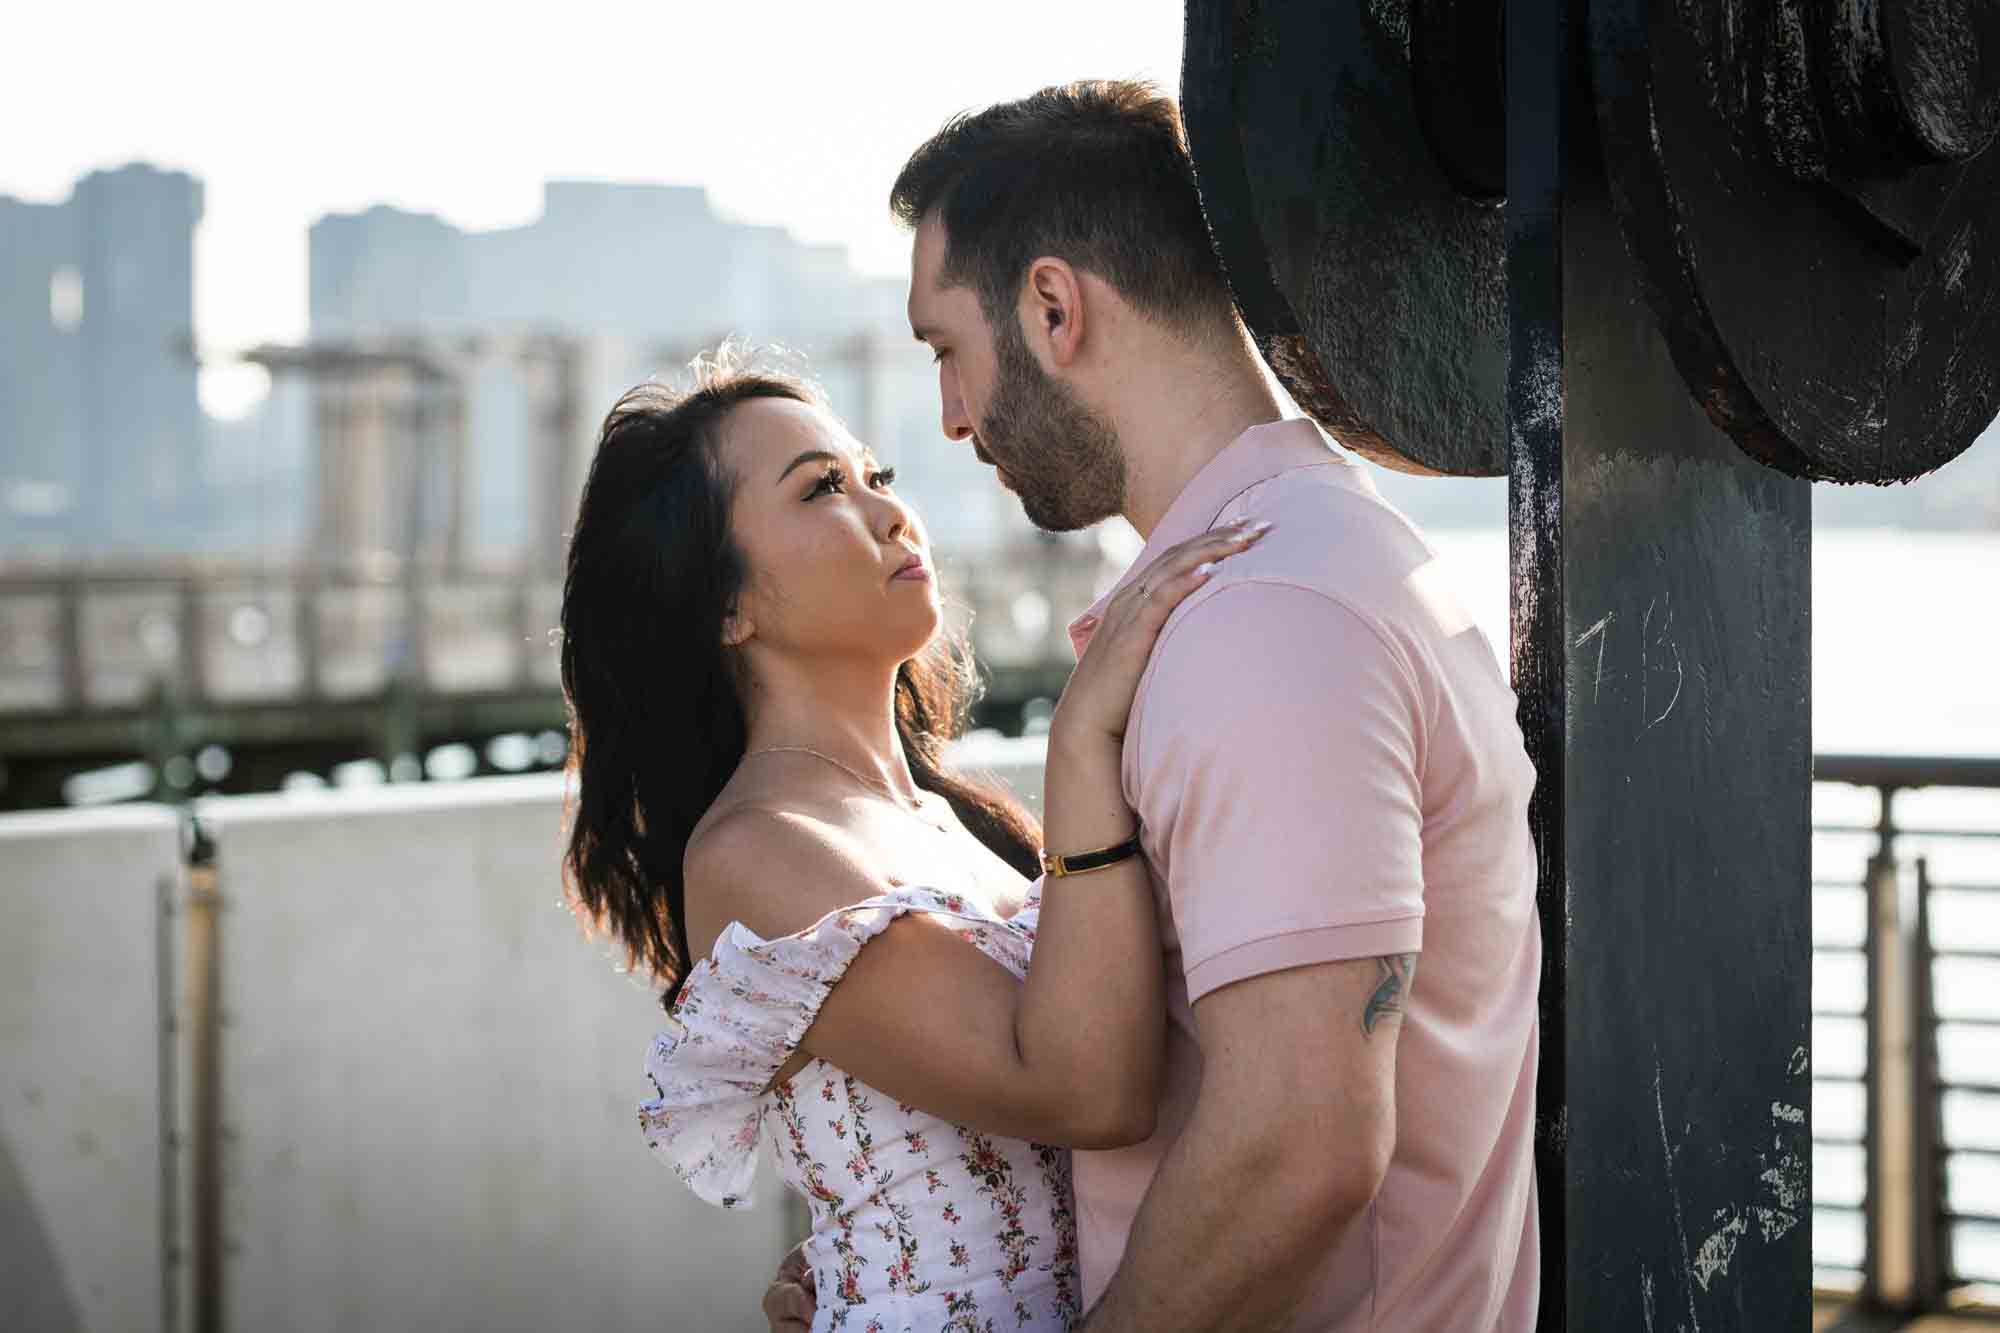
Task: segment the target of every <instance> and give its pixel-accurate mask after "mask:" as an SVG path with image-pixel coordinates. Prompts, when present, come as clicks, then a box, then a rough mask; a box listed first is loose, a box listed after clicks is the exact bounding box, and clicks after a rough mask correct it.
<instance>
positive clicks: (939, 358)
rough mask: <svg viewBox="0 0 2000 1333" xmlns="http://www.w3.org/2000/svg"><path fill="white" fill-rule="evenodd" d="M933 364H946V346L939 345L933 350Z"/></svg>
mask: <svg viewBox="0 0 2000 1333" xmlns="http://www.w3.org/2000/svg"><path fill="white" fill-rule="evenodd" d="M931 364H932V365H934V366H938V365H943V364H944V348H942V347H939V348H936V349H934V350H933V351H932V352H931Z"/></svg>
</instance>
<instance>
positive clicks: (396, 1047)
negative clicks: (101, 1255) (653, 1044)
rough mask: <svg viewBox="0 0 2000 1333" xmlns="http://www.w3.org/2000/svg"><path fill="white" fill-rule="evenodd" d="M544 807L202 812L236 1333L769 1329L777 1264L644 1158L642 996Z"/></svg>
mask: <svg viewBox="0 0 2000 1333" xmlns="http://www.w3.org/2000/svg"><path fill="white" fill-rule="evenodd" d="M559 804H560V787H559V785H558V781H557V780H556V779H554V778H545V777H544V778H509V779H492V780H486V781H477V782H469V783H463V784H453V785H450V786H434V787H416V788H396V789H382V790H379V791H376V792H372V793H367V794H358V795H357V794H351V793H332V794H324V795H317V796H310V797H304V798H300V797H289V796H287V797H258V798H239V799H234V800H225V801H216V802H212V803H209V804H206V805H204V806H203V807H202V808H201V812H200V813H201V815H202V818H203V820H204V822H205V823H207V824H208V826H209V828H210V829H211V831H212V834H213V836H214V838H215V842H216V847H217V867H218V870H219V875H220V890H221V893H222V894H223V899H224V911H223V913H222V917H221V923H222V924H221V944H220V949H221V955H222V958H223V960H224V963H223V971H222V977H221V994H222V1010H223V1015H224V1022H225V1026H224V1029H223V1071H222V1087H223V1098H222V1101H223V1107H224V1114H225V1117H226V1119H227V1122H228V1132H227V1134H226V1136H225V1144H226V1145H227V1146H226V1149H225V1157H224V1186H223V1197H224V1200H225V1211H224V1228H225V1231H226V1233H227V1236H228V1241H229V1247H228V1250H227V1254H228V1259H227V1269H226V1282H225V1285H226V1291H227V1301H226V1307H227V1323H228V1325H229V1326H230V1327H232V1328H239V1329H260V1328H276V1327H284V1328H290V1329H298V1330H321V1329H324V1330H368V1329H384V1328H424V1329H450V1328H466V1329H472V1328H478V1329H522V1330H528V1329H535V1330H543V1329H550V1328H591V1329H635V1330H636V1329H646V1330H659V1329H668V1328H675V1329H683V1328H684V1329H718V1330H722V1329H745V1330H761V1329H762V1328H764V1322H763V1319H762V1317H761V1316H760V1315H759V1314H758V1300H759V1298H760V1297H761V1295H762V1293H763V1289H764V1284H765V1281H766V1279H767V1278H768V1276H769V1274H770V1272H771V1270H772V1268H773V1267H774V1266H775V1265H776V1263H777V1260H778V1258H779V1257H780V1256H781V1255H782V1253H783V1252H784V1250H785V1249H786V1248H787V1246H788V1244H789V1243H790V1241H791V1240H792V1239H794V1237H791V1236H790V1235H788V1231H789V1227H788V1223H787V1219H786V1215H785V1210H784V1209H783V1208H782V1207H780V1206H778V1205H777V1202H776V1200H777V1193H778V1191H777V1187H776V1183H775V1178H774V1177H773V1176H772V1175H771V1174H770V1173H769V1172H766V1173H765V1176H764V1179H763V1181H762V1185H763V1189H762V1191H761V1192H760V1195H759V1200H758V1204H759V1206H758V1207H756V1208H755V1209H753V1210H750V1211H744V1212H736V1213H724V1212H721V1211H720V1210H717V1209H713V1208H710V1207H708V1206H707V1205H705V1204H702V1203H700V1202H699V1201H698V1200H696V1199H695V1197H694V1196H693V1195H692V1194H691V1193H689V1192H688V1191H687V1190H686V1189H685V1188H684V1187H683V1186H682V1185H681V1184H680V1182H679V1181H678V1180H677V1179H676V1178H675V1177H674V1176H673V1175H672V1174H671V1172H669V1171H668V1170H667V1169H666V1168H665V1167H663V1166H662V1165H660V1164H659V1163H657V1162H656V1161H654V1160H653V1159H652V1157H651V1155H650V1154H649V1153H648V1151H647V1149H646V1147H645V1146H644V1142H643V1140H642V1139H641V1138H640V1136H639V1131H638V1126H637V1122H636V1115H635V1108H636V1106H637V1103H638V1102H639V1100H640V1099H641V1098H642V1097H643V1096H644V1095H646V1093H647V1091H648V1087H647V1084H646V1080H645V1077H644V1074H643V1072H642V1066H643V1061H644V1057H645V1051H646V1047H647V1043H648V1041H649V1040H650V1038H651V1036H652V1034H653V1032H654V1030H655V1028H656V1027H657V1026H658V1025H659V1019H660V1017H661V1015H660V1010H659V1007H658V1004H657V1001H656V1000H655V998H654V995H653V992H652V990H651V988H650V987H649V986H647V985H645V984H642V983H641V982H640V981H639V980H638V979H637V978H635V977H630V976H626V975H622V974H621V973H620V972H619V971H617V970H616V969H615V967H614V966H613V964H612V962H611V961H610V960H609V959H608V958H607V947H606V945H605V943H604V942H603V941H595V942H593V941H587V940H586V939H585V938H584V937H583V935H582V933H581V931H580V930H579V928H578V926H577V924H576V923H575V921H574V920H573V919H572V918H571V916H570V915H569V913H568V912H567V911H566V910H565V908H564V907H563V904H562V899H561V887H560V883H559V880H558V877H557V865H558V857H559V852H560V846H559V841H558V834H559Z"/></svg>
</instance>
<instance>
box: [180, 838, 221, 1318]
mask: <svg viewBox="0 0 2000 1333" xmlns="http://www.w3.org/2000/svg"><path fill="white" fill-rule="evenodd" d="M187 876H188V906H187V944H186V947H187V971H186V983H187V1003H186V1007H185V1010H184V1012H185V1013H186V1016H187V1024H188V1082H189V1085H190V1086H189V1089H188V1092H189V1098H190V1102H191V1114H190V1116H189V1126H188V1128H189V1138H190V1144H189V1148H190V1152H189V1165H190V1167H191V1170H190V1172H189V1175H190V1180H189V1186H190V1196H191V1197H190V1201H189V1202H190V1207H189V1210H188V1211H189V1221H190V1223H191V1224H192V1225H191V1230H190V1236H189V1249H190V1250H191V1251H192V1255H191V1257H192V1260H193V1262H192V1264H191V1266H190V1267H191V1270H192V1277H193V1282H192V1284H191V1286H192V1291H191V1296H192V1304H193V1311H192V1313H193V1318H192V1320H191V1321H190V1322H191V1326H192V1329H193V1333H220V1330H221V1329H222V1327H223V1277H222V1261H223V1246H224V1244H225V1241H224V1237H223V1225H222V1032H221V1027H222V1021H221V1009H220V1005H221V1002H222V991H221V985H220V977H219V974H220V971H221V923H220V921H219V920H218V919H217V917H218V915H219V913H220V912H221V909H222V894H221V892H220V889H219V887H218V884H217V879H216V864H215V844H214V842H212V841H211V840H210V839H209V836H208V833H207V831H206V830H205V829H203V828H202V826H201V824H200V823H199V822H198V821H197V822H195V823H194V824H193V825H192V827H191V831H190V835H189V844H188V870H187Z"/></svg>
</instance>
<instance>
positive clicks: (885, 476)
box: [805, 463, 896, 501]
mask: <svg viewBox="0 0 2000 1333" xmlns="http://www.w3.org/2000/svg"><path fill="white" fill-rule="evenodd" d="M868 484H869V485H870V486H872V487H874V488H875V489H876V490H878V491H886V490H888V489H889V488H890V487H891V486H894V485H895V484H896V469H894V468H892V467H885V468H882V469H881V470H879V471H877V472H871V473H869V474H868ZM846 489H847V469H845V468H843V467H841V466H840V465H839V464H837V463H833V464H829V465H828V466H827V469H826V471H824V472H822V473H820V474H819V480H818V481H816V482H814V483H813V488H812V489H811V490H809V491H807V492H806V497H805V498H806V499H807V500H808V501H811V500H817V499H819V497H820V496H822V495H834V494H837V493H839V492H841V491H844V490H846Z"/></svg>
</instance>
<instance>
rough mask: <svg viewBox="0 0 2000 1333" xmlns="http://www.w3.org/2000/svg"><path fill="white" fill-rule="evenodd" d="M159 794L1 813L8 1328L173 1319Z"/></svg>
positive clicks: (0, 1002)
mask: <svg viewBox="0 0 2000 1333" xmlns="http://www.w3.org/2000/svg"><path fill="white" fill-rule="evenodd" d="M179 844H180V834H179V828H178V824H177V823H176V821H175V819H174V816H173V814H172V812H170V811H168V810H164V809H161V808H159V807H157V806H142V807H131V808H125V809H118V810H107V811H99V812H90V813H82V812H78V813H63V814H31V815H9V816H5V817H0V1328H4V1329H8V1330H10V1331H11V1333H70V1331H71V1330H83V1329H104V1330H118V1331H119V1333H124V1331H125V1330H135V1331H139V1333H143V1331H145V1330H153V1329H158V1328H160V1327H161V1310H162V1300H163V1294H162V1282H163V1262H164V1258H163V1256H164V1245H163V1243H162V1237H163V1231H162V1212H161V1204H162V1193H163V1192H162V1175H161V1171H162V1160H161V1133H160V1113H161V1103H160V1095H159V1094H160V1086H161V1085H160V1072H161V1062H160V1040H161V1036H160V1017H161V996H160V988H161V981H162V971H161V966H160V963H161V960H160V945H159V940H160V937H159V933H158V927H159V924H160V916H159V905H160V901H161V897H162V894H163V892H164V891H165V889H166V888H168V887H169V886H171V885H172V884H173V883H174V882H175V880H176V878H177V876H178V873H179V871H178V867H179Z"/></svg>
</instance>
